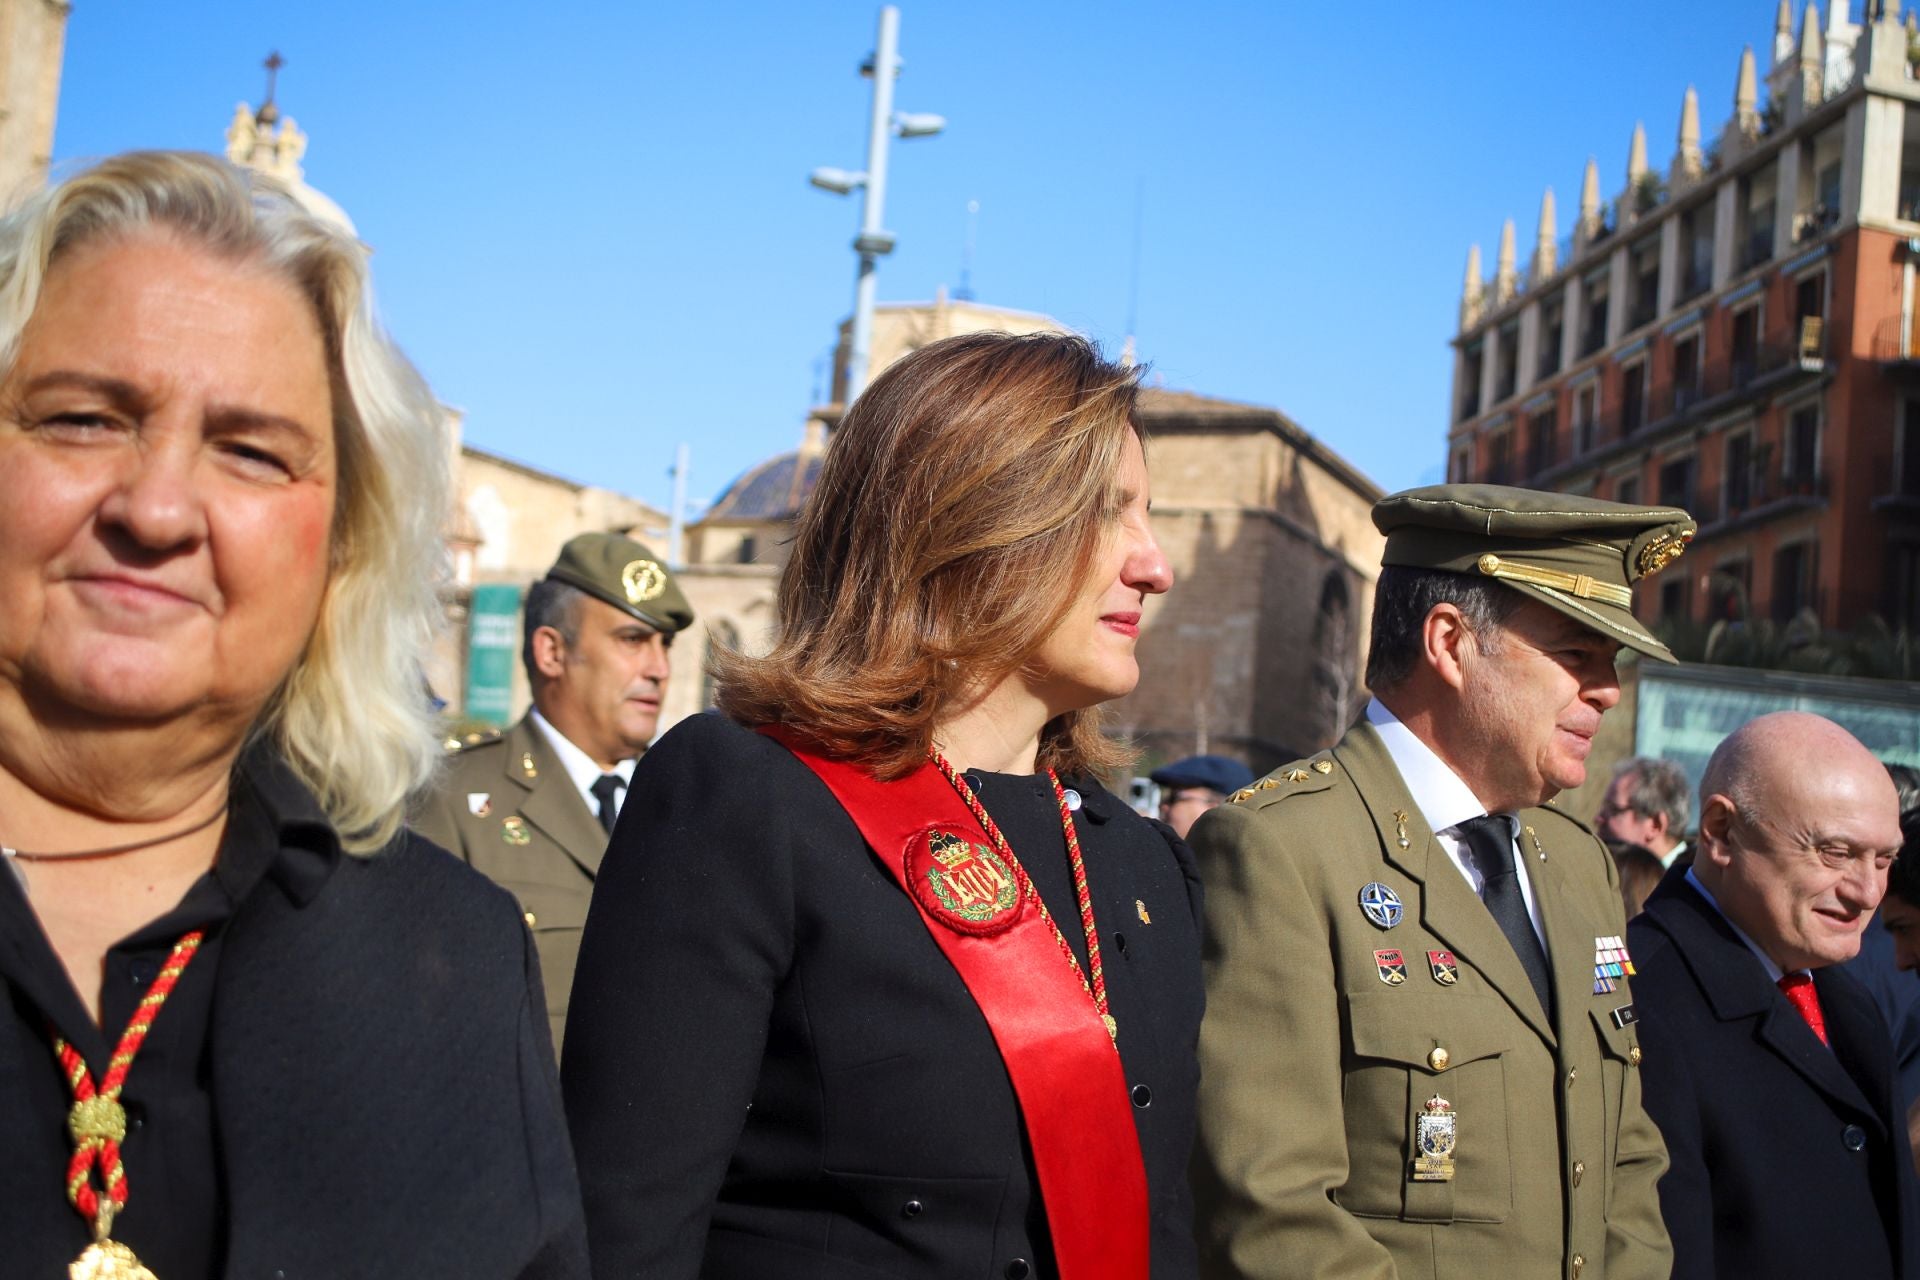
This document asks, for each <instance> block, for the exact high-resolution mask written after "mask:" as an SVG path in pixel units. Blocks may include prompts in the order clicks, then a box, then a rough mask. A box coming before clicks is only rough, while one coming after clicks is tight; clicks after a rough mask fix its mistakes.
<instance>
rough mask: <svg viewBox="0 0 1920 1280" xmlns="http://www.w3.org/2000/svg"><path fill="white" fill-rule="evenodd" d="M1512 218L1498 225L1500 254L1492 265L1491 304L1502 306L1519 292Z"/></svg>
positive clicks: (1518, 274)
mask: <svg viewBox="0 0 1920 1280" xmlns="http://www.w3.org/2000/svg"><path fill="white" fill-rule="evenodd" d="M1513 264H1514V251H1513V219H1512V218H1508V219H1507V220H1506V221H1505V222H1504V223H1502V224H1501V225H1500V256H1499V258H1497V259H1496V260H1495V261H1494V266H1493V305H1494V306H1496V307H1503V306H1505V305H1506V304H1507V303H1509V302H1512V301H1513V296H1514V295H1515V294H1516V293H1518V292H1520V273H1519V272H1518V271H1516V270H1514V265H1513Z"/></svg>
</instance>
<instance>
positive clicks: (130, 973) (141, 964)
mask: <svg viewBox="0 0 1920 1280" xmlns="http://www.w3.org/2000/svg"><path fill="white" fill-rule="evenodd" d="M159 976H160V966H159V965H157V964H155V963H154V962H153V961H151V960H135V961H134V962H133V963H131V964H129V965H128V966H127V981H129V982H131V983H133V985H134V986H136V987H150V986H152V985H153V980H154V979H155V978H157V977H159Z"/></svg>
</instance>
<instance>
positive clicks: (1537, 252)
mask: <svg viewBox="0 0 1920 1280" xmlns="http://www.w3.org/2000/svg"><path fill="white" fill-rule="evenodd" d="M1558 222H1559V218H1558V217H1557V216H1556V215H1555V213H1554V208H1553V188H1552V187H1548V188H1547V193H1546V194H1545V195H1543V196H1541V197H1540V231H1539V234H1537V235H1536V236H1535V237H1534V240H1533V268H1532V270H1531V271H1530V272H1529V274H1530V275H1531V277H1532V278H1533V280H1535V281H1536V282H1537V281H1541V280H1545V279H1546V278H1547V277H1548V276H1550V275H1552V274H1553V273H1554V272H1555V271H1557V270H1558V269H1559V266H1560V242H1559V227H1558V226H1557V225H1555V224H1557V223H1558Z"/></svg>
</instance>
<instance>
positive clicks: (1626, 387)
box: [1620, 360, 1647, 437]
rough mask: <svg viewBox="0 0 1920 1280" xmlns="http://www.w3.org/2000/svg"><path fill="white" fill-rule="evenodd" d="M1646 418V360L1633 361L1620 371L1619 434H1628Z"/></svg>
mask: <svg viewBox="0 0 1920 1280" xmlns="http://www.w3.org/2000/svg"><path fill="white" fill-rule="evenodd" d="M1646 420H1647V362H1646V361H1644V360H1639V361H1635V362H1634V363H1633V364H1630V365H1628V366H1627V367H1626V368H1624V369H1622V370H1621V371H1620V434H1621V436H1622V437H1626V436H1630V435H1632V434H1633V433H1634V432H1636V431H1638V430H1639V429H1640V428H1641V426H1642V425H1643V424H1644V423H1645V422H1646Z"/></svg>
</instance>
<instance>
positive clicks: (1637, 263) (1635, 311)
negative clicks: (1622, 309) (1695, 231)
mask: <svg viewBox="0 0 1920 1280" xmlns="http://www.w3.org/2000/svg"><path fill="white" fill-rule="evenodd" d="M1627 278H1628V280H1629V281H1631V284H1630V285H1629V286H1628V287H1629V288H1631V289H1632V290H1633V292H1632V294H1631V295H1630V296H1631V297H1632V300H1633V304H1632V307H1631V309H1630V310H1629V311H1628V312H1627V328H1629V329H1638V328H1639V327H1640V326H1641V325H1643V324H1652V323H1653V318H1654V316H1656V315H1658V314H1659V313H1660V234H1659V233H1658V232H1655V233H1654V234H1652V235H1648V236H1641V237H1640V239H1639V240H1638V241H1636V242H1635V243H1634V246H1633V247H1632V248H1631V249H1629V250H1627Z"/></svg>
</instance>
